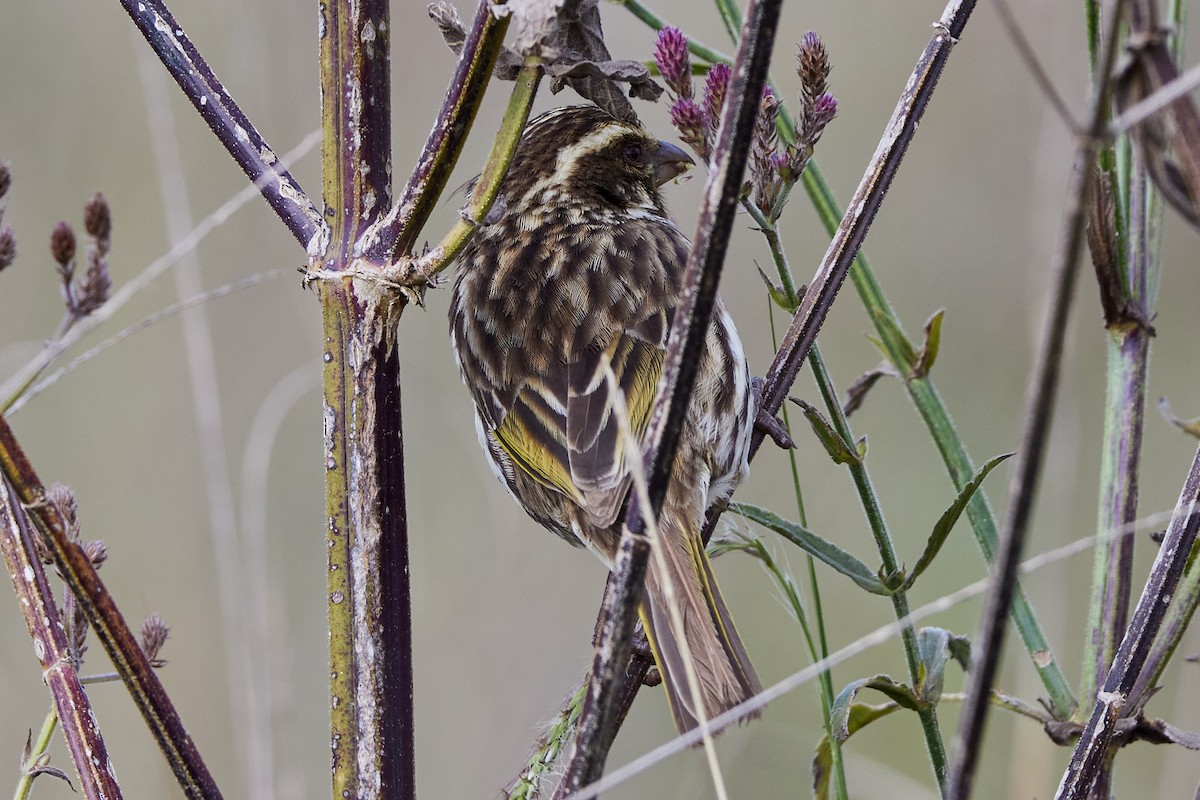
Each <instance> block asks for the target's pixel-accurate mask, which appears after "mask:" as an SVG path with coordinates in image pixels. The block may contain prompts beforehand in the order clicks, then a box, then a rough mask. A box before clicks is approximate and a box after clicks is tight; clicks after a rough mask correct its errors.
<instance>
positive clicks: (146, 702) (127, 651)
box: [0, 415, 221, 800]
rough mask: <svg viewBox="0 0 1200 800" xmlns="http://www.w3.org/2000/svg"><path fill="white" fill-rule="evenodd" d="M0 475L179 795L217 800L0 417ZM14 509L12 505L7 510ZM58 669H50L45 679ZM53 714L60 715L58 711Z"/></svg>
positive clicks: (164, 698)
mask: <svg viewBox="0 0 1200 800" xmlns="http://www.w3.org/2000/svg"><path fill="white" fill-rule="evenodd" d="M0 472H2V473H3V475H4V478H5V479H7V481H8V482H9V484H10V485H11V486H12V489H13V491H14V494H15V496H16V499H17V500H19V502H20V506H23V507H24V508H25V509H26V510H27V511H28V514H29V519H30V520H31V521H32V522H33V525H34V527H35V528H37V532H38V533H39V534H40V535H41V536H42V539H43V540H44V541H45V543H46V545H47V547H48V549H49V550H50V553H51V555H52V556H53V558H54V564H55V567H56V568H57V570H58V572H59V574H60V575H62V577H63V580H64V582H65V583H66V584H67V587H68V588H69V589H70V590H71V592H72V594H74V595H75V598H76V600H78V602H79V605H80V608H82V609H83V611H84V613H85V614H86V616H87V618H88V622H89V623H90V624H91V626H92V629H93V630H95V631H96V637H97V638H98V639H99V640H100V643H101V644H102V645H103V646H104V650H105V652H106V653H107V654H108V657H109V658H110V659H111V660H112V662H113V665H114V666H115V667H116V668H117V671H118V672H120V673H121V678H122V680H124V682H125V687H126V688H127V689H128V690H129V694H130V696H131V697H132V698H133V701H134V704H135V705H137V707H138V711H140V712H141V714H142V718H143V719H144V720H145V721H146V726H147V727H148V728H149V729H150V731H151V732H152V733H153V734H154V737H155V739H157V740H158V744H159V747H160V748H161V749H162V751H163V755H164V756H165V757H166V759H167V762H168V763H169V764H170V765H171V769H172V771H173V772H174V773H175V777H176V779H177V780H178V781H179V785H180V787H182V788H183V790H184V793H185V794H187V796H188V797H192V798H204V799H205V800H211V798H219V797H220V796H221V792H220V790H219V789H218V788H217V785H216V782H215V781H214V780H213V778H212V775H211V773H209V771H208V767H207V765H205V763H204V760H203V759H202V758H201V757H200V752H199V750H197V749H196V745H195V743H194V742H193V741H192V738H191V736H190V735H188V733H187V729H186V728H185V727H184V726H183V722H182V720H180V718H179V713H178V712H177V711H176V710H175V706H174V704H173V703H172V702H171V698H170V696H169V695H168V694H167V692H166V690H165V689H164V688H163V685H162V682H161V681H160V680H159V679H158V675H157V674H155V672H154V669H153V668H152V667H151V666H150V661H149V659H147V657H146V654H145V653H144V652H143V651H142V648H141V645H140V643H139V642H138V639H137V637H136V636H134V634H133V631H131V630H130V629H129V625H128V624H127V623H126V622H125V619H124V617H122V616H121V612H120V610H119V609H118V608H117V605H116V603H115V602H114V601H113V599H112V597H111V595H109V594H108V590H107V589H106V588H105V586H104V582H103V581H101V580H100V576H99V575H97V574H96V569H95V567H94V566H93V565H92V562H91V561H90V560H89V559H88V557H87V555H86V554H85V553H84V552H83V549H82V548H80V547H79V546H78V545H76V544H75V543H74V542H72V541H71V540H70V538H69V537H68V536H67V531H66V526H65V524H64V522H63V519H62V515H61V514H59V512H58V508H57V507H56V506H54V505H53V504H51V503H50V501H49V500H48V499H47V497H46V490H45V487H44V486H43V485H42V482H41V479H40V478H38V475H37V472H36V471H35V470H34V469H33V465H32V464H31V463H30V461H29V459H28V458H27V457H26V456H25V452H24V451H23V450H22V449H21V446H20V443H18V441H17V439H16V436H15V435H14V434H13V431H12V428H10V427H9V425H8V421H7V420H6V419H5V418H4V416H3V415H0ZM16 507H17V504H16V503H14V504H13V505H12V508H16ZM45 666H47V667H50V666H51V665H50V664H46V665H45ZM60 671H61V670H58V669H55V670H51V672H50V673H48V675H49V674H57V673H58V672H60ZM81 691H82V690H81ZM80 707H81V708H82V706H80ZM59 713H60V716H62V709H61V707H60V712H59ZM63 718H64V719H66V717H63Z"/></svg>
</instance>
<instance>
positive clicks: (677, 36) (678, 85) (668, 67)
mask: <svg viewBox="0 0 1200 800" xmlns="http://www.w3.org/2000/svg"><path fill="white" fill-rule="evenodd" d="M654 60H655V62H657V64H658V71H659V72H660V73H662V76H663V80H664V81H666V83H667V86H668V87H670V89H671V91H673V92H674V93H675V94H676V95H678V96H679V97H687V98H690V97H691V96H692V64H691V60H690V59H689V58H688V51H687V37H686V36H684V35H683V32H682V31H681V30H679V28H672V27H671V26H669V25H668V26H667V27H665V28H663V29H662V30H661V31H659V32H658V41H657V42H655V45H654Z"/></svg>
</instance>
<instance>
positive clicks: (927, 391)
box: [622, 0, 1076, 719]
mask: <svg viewBox="0 0 1200 800" xmlns="http://www.w3.org/2000/svg"><path fill="white" fill-rule="evenodd" d="M635 4H636V3H635V0H623V1H622V5H624V6H625V7H626V8H629V9H630V10H631V11H632V10H633V6H634V5H635ZM733 10H734V11H735V12H736V11H737V10H736V8H734V9H733ZM654 20H655V22H654V23H648V24H651V25H652V27H658V28H661V27H662V25H663V24H665V23H663V21H662V20H661V19H658V18H657V17H655V18H654ZM719 60H723V61H728V59H726V58H723V59H719ZM777 124H778V126H779V131H780V135H781V137H782V138H783V139H784V141H786V142H789V143H790V142H794V141H795V140H796V133H795V128H794V126H793V125H792V119H791V116H790V115H789V114H788V113H787V111H786V109H784V108H782V107H781V108H780V113H779V116H778V118H777ZM801 179H802V180H803V182H804V188H805V190H806V191H807V192H808V195H809V198H810V199H811V201H812V203H813V206H814V207H815V208H816V211H817V215H818V217H819V218H820V220H821V222H822V224H823V225H824V226H825V228H826V230H827V231H828V232H829V233H830V235H832V234H833V233H834V232H835V231H836V230H837V228H838V224H839V223H840V222H841V218H842V209H841V208H840V207H839V205H838V203H837V201H836V199H835V198H834V196H833V192H832V191H831V190H830V188H829V184H828V183H826V181H825V178H824V176H823V175H822V173H821V170H820V167H818V165H817V163H816V160H815V159H811V160H810V161H809V162H808V166H807V167H805V169H804V174H803V175H802V176H801ZM850 278H851V280H852V281H853V282H854V288H855V290H857V292H858V295H859V298H860V299H861V301H862V303H863V305H864V306H865V307H866V311H867V315H868V316H869V317H870V319H871V322H872V324H874V325H875V329H876V331H877V332H878V334H879V337H880V340H881V341H882V342H883V343H884V347H885V349H886V350H887V352H888V354H889V357H890V358H891V359H892V361H893V363H894V364H895V365H896V366H897V367H898V368H900V369H901V371H902V372H911V368H912V366H914V365H913V364H912V363H911V360H912V358H911V354H913V353H916V352H917V350H916V348H914V347H913V344H912V342H911V341H910V340H909V339H908V337H907V336H906V335H905V334H904V332H903V328H902V327H901V325H900V321H899V319H898V317H897V316H896V313H895V311H894V310H893V309H892V308H891V306H890V304H889V303H888V301H887V297H886V296H885V295H884V294H883V289H882V288H881V287H880V286H879V283H878V282H877V281H876V280H875V276H874V274H873V273H872V271H871V267H870V264H869V263H868V261H867V258H866V256H865V255H863V254H862V253H861V252H860V253H859V255H858V258H856V259H855V261H854V265H853V266H852V267H851V269H850ZM905 388H906V389H907V390H908V394H909V397H910V399H911V400H912V402H913V405H914V406H916V408H917V412H918V413H919V414H920V415H921V419H922V420H924V422H925V425H926V427H927V428H928V429H929V432H930V436H931V437H932V438H933V440H934V444H935V445H936V446H937V448H938V452H939V453H940V454H941V457H942V461H943V462H944V463H945V465H946V469H947V471H948V472H949V473H950V478H951V480H952V482H953V483H954V487H955V489H956V490H957V491H961V490H962V489H963V488H964V487H965V486H966V484H967V483H968V482H969V481H970V480H971V477H972V476H973V475H974V474H975V463H974V461H973V460H972V459H971V456H970V455H969V454H968V453H967V449H966V447H965V446H964V445H963V443H962V439H961V438H960V437H959V435H958V432H957V430H956V429H955V427H954V422H953V421H952V420H951V418H950V412H949V410H948V409H947V408H946V404H945V402H944V401H943V400H942V398H941V396H940V395H939V394H938V392H937V389H936V387H935V386H934V385H933V383H932V382H931V381H930V380H929V378H928V377H923V378H918V379H910V380H907V381H906V382H905ZM967 518H968V520H970V523H971V528H972V530H973V531H974V534H975V540H976V542H977V543H978V545H979V549H980V550H981V551H982V552H983V555H984V558H985V559H986V560H987V562H988V563H989V564H990V563H991V561H992V553H993V551H994V550H995V546H996V540H997V538H998V533H997V530H998V529H997V526H996V517H995V514H994V513H993V511H992V508H991V506H990V505H989V503H988V501H987V496H986V495H985V494H984V492H983V491H979V492H976V493H975V495H974V496H973V497H972V498H971V501H970V502H969V503H968V504H967ZM1011 617H1012V620H1013V624H1014V625H1015V626H1016V627H1017V632H1018V633H1019V634H1020V636H1021V641H1022V643H1023V644H1024V646H1025V649H1026V651H1027V652H1028V653H1029V657H1030V659H1031V660H1032V661H1033V665H1034V668H1035V669H1036V670H1037V672H1038V676H1039V677H1040V678H1041V680H1042V685H1043V686H1044V687H1045V689H1046V694H1047V695H1048V696H1049V700H1050V705H1051V707H1052V709H1053V713H1054V716H1055V718H1056V719H1066V718H1067V717H1069V716H1070V715H1071V712H1072V711H1073V710H1074V709H1075V705H1076V703H1075V696H1074V694H1073V693H1072V691H1071V686H1070V684H1069V683H1068V682H1067V679H1066V676H1065V675H1063V672H1062V668H1061V667H1060V666H1059V663H1058V661H1057V659H1056V658H1055V657H1054V653H1053V651H1052V650H1051V649H1050V644H1049V642H1048V641H1047V640H1046V636H1045V634H1044V633H1043V632H1042V629H1041V625H1039V623H1038V621H1037V617H1036V616H1035V614H1034V612H1033V608H1032V606H1031V605H1030V604H1029V600H1028V598H1027V597H1026V596H1025V592H1024V590H1023V589H1022V588H1021V586H1020V584H1019V583H1018V584H1017V587H1016V590H1015V592H1014V595H1013V603H1012V611H1011Z"/></svg>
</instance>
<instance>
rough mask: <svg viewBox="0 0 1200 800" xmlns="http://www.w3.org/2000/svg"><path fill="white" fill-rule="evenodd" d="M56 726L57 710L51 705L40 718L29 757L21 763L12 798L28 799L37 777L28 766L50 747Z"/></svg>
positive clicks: (35, 761) (14, 799)
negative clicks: (42, 718)
mask: <svg viewBox="0 0 1200 800" xmlns="http://www.w3.org/2000/svg"><path fill="white" fill-rule="evenodd" d="M56 727H58V712H57V711H55V710H54V706H53V705H51V706H50V711H49V712H47V714H46V718H45V719H44V720H42V729H41V730H40V731H38V736H37V739H35V740H34V742H33V748H32V749H31V750H30V752H29V758H28V759H26V760H25V761H24V762H23V763H22V764H21V778H20V780H18V781H17V789H16V791H15V792H13V800H29V793H30V792H31V791H32V790H33V779H34V778H36V777H37V776H36V775H34V774H33V773H32V770H31V769H30V767H32V766H33V765H34V764H36V763H37V761H38V759H40V758H41V757H42V754H43V753H45V752H47V751H48V750H49V749H50V739H51V737H53V736H54V729H55V728H56Z"/></svg>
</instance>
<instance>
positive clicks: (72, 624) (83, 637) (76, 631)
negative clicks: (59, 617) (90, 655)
mask: <svg viewBox="0 0 1200 800" xmlns="http://www.w3.org/2000/svg"><path fill="white" fill-rule="evenodd" d="M64 607H65V609H66V611H67V615H66V618H67V635H68V636H69V637H70V638H69V640H68V642H67V647H68V649H69V650H70V652H71V660H72V661H73V662H74V663H75V668H76V669H78V668H79V665H80V664H82V663H83V655H84V653H86V652H87V649H88V647H87V635H88V621H87V615H86V614H84V613H83V606H82V605H80V603H79V601H78V600H76V599H75V595H73V594H71V593H70V590H68V591H67V596H66V598H65V601H64Z"/></svg>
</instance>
